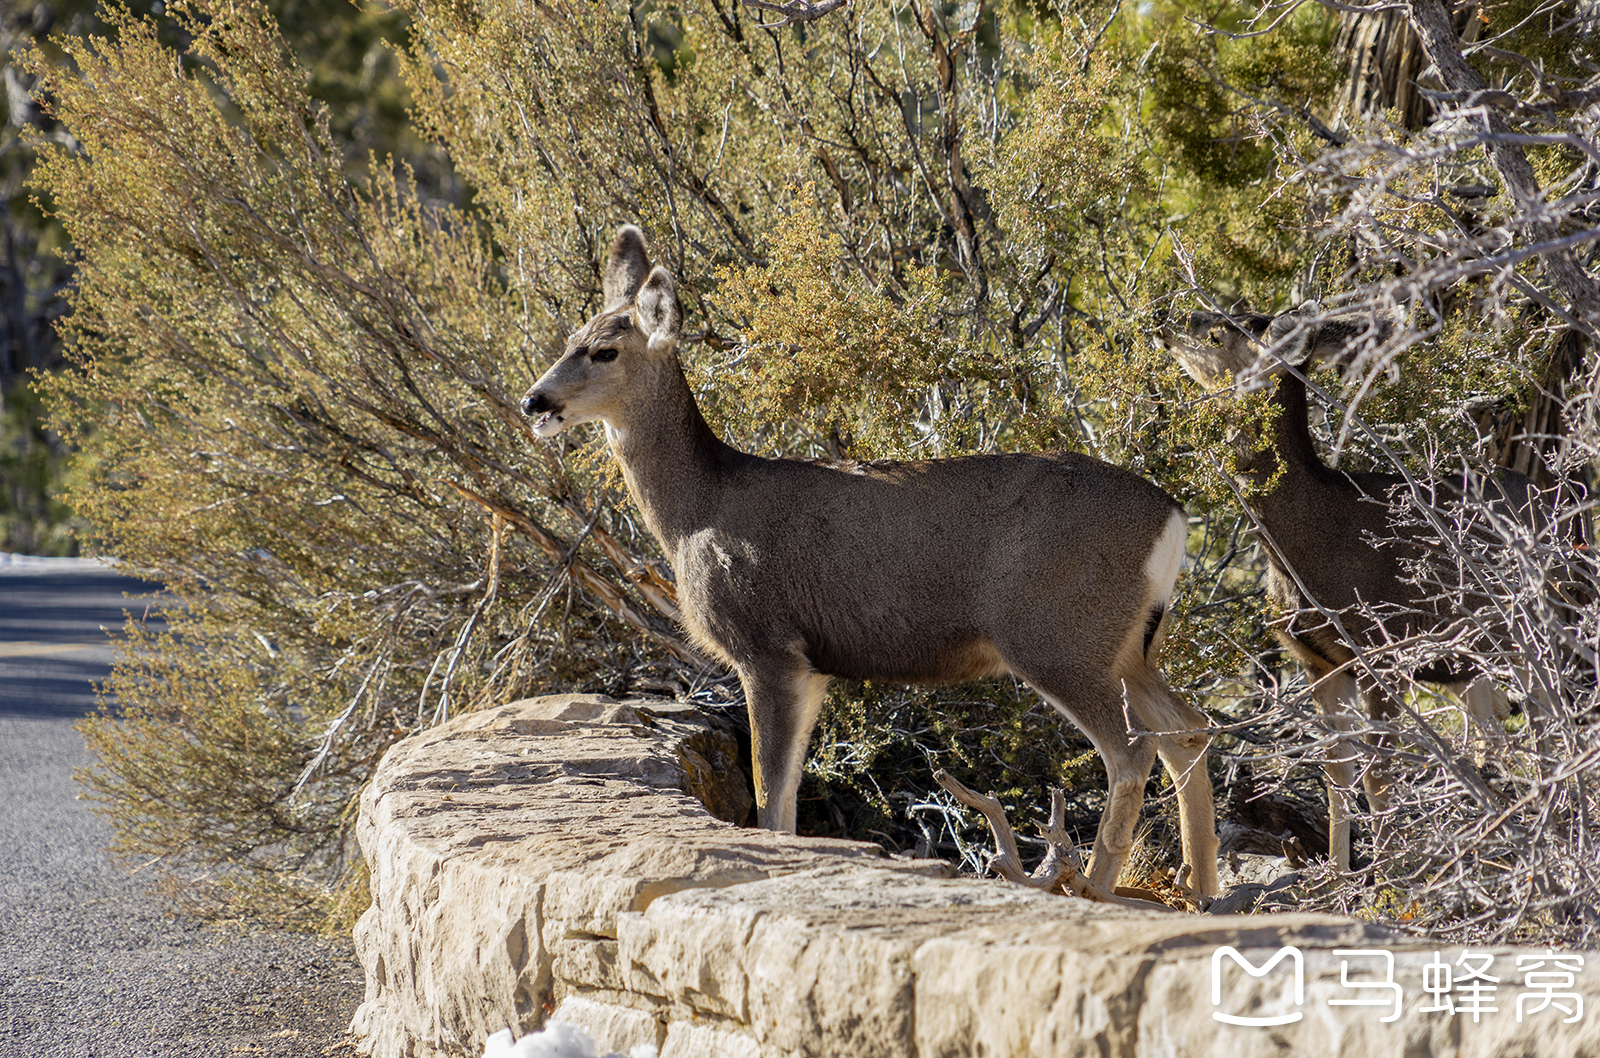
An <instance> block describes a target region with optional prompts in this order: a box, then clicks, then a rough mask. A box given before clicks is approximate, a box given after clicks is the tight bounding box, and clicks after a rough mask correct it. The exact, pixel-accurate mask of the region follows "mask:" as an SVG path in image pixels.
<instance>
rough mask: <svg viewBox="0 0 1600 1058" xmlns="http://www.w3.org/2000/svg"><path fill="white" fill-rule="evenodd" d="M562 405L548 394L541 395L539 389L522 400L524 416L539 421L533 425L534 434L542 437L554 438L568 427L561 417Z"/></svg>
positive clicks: (530, 392)
mask: <svg viewBox="0 0 1600 1058" xmlns="http://www.w3.org/2000/svg"><path fill="white" fill-rule="evenodd" d="M562 407H563V406H562V405H558V404H557V403H556V402H555V401H553V400H551V399H550V397H549V396H548V395H547V394H544V393H540V392H539V391H538V390H537V389H534V390H531V391H529V393H528V395H527V396H526V397H523V398H522V414H524V415H526V416H528V417H529V418H533V417H534V416H538V420H537V421H536V422H535V423H534V424H533V432H534V433H536V434H538V435H539V436H540V437H554V436H555V435H556V434H558V433H560V432H561V428H562V427H563V426H565V425H566V423H565V421H564V420H563V418H562V415H561V409H562Z"/></svg>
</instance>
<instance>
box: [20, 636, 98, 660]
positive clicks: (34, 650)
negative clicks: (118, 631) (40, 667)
mask: <svg viewBox="0 0 1600 1058" xmlns="http://www.w3.org/2000/svg"><path fill="white" fill-rule="evenodd" d="M109 645H110V641H109V640H104V639H102V640H100V641H99V642H96V643H32V642H28V641H27V640H23V641H22V642H20V643H0V658H37V657H43V656H44V655H46V654H70V653H71V652H72V651H74V650H92V649H94V648H95V647H103V646H109Z"/></svg>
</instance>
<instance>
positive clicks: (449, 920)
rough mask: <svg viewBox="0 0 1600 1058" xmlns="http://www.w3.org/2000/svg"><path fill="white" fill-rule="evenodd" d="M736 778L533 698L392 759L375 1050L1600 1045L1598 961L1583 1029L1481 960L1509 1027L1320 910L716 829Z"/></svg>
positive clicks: (704, 721) (713, 736)
mask: <svg viewBox="0 0 1600 1058" xmlns="http://www.w3.org/2000/svg"><path fill="white" fill-rule="evenodd" d="M746 784H747V780H746V778H745V777H744V775H743V774H742V773H741V771H740V769H739V766H738V747H737V745H736V743H735V741H734V739H733V737H732V736H731V735H730V734H728V733H727V732H725V731H722V730H719V729H718V727H717V725H716V724H715V723H713V722H711V720H710V718H708V717H706V716H705V715H704V714H701V713H700V712H699V711H698V710H695V709H694V708H693V707H690V706H686V705H682V704H679V703H672V702H660V701H627V702H614V701H611V700H609V699H606V698H602V697H596V696H581V695H569V696H558V697H551V698H543V699H533V700H528V701H523V702H516V703H513V704H511V705H507V706H505V707H503V708H500V709H495V710H490V711H486V712H482V713H474V714H469V715H467V716H462V717H458V718H456V719H455V720H453V721H451V722H450V723H448V724H446V725H444V726H442V727H439V728H437V729H434V730H432V731H428V732H425V733H423V734H420V735H417V736H415V737H413V738H411V739H408V740H406V741H405V742H402V743H400V744H399V745H397V746H395V747H394V749H392V750H391V751H390V753H389V754H388V756H387V757H386V758H385V759H384V761H383V763H382V765H381V766H380V768H379V770H378V773H377V775H376V776H375V778H374V780H373V782H372V784H371V786H370V788H369V789H368V790H367V792H366V795H365V796H364V797H363V799H362V805H361V821H360V840H361V844H362V848H363V849H364V850H365V853H366V856H367V858H368V861H369V863H370V865H371V868H372V895H373V906H372V908H371V909H370V910H369V911H368V912H367V914H366V915H365V916H364V917H363V918H362V920H361V923H360V925H359V926H358V928H357V932H356V946H357V952H358V955H359V956H360V959H361V961H362V964H363V966H364V967H365V968H366V973H367V996H366V1002H365V1003H364V1004H363V1005H362V1006H361V1008H360V1010H359V1011H358V1013H357V1015H356V1019H355V1023H354V1025H353V1031H354V1032H355V1034H356V1036H357V1037H358V1039H359V1040H360V1041H361V1043H362V1046H363V1048H364V1050H365V1051H366V1052H367V1053H371V1054H375V1055H378V1056H380V1058H443V1056H476V1055H479V1054H481V1053H482V1048H483V1040H484V1038H485V1037H486V1036H488V1035H489V1034H490V1033H492V1032H495V1031H497V1030H499V1029H502V1028H505V1027H507V1026H511V1027H512V1028H514V1029H515V1030H516V1031H517V1033H518V1034H519V1035H520V1034H522V1033H526V1032H530V1031H533V1030H535V1029H537V1028H538V1027H540V1026H541V1025H543V1024H544V1023H545V1021H546V1020H548V1019H550V1018H552V1017H554V1018H557V1019H559V1020H562V1021H568V1022H573V1023H576V1024H578V1025H580V1026H582V1027H583V1028H584V1029H585V1030H586V1031H587V1032H589V1033H590V1035H592V1036H593V1037H595V1038H596V1040H598V1041H599V1042H600V1044H601V1045H602V1047H603V1048H605V1049H608V1050H615V1051H620V1052H623V1053H626V1052H627V1051H628V1050H629V1049H630V1048H631V1047H632V1046H634V1045H635V1044H639V1043H652V1044H655V1045H657V1046H659V1047H660V1048H661V1058H701V1056H704V1058H712V1056H715V1058H741V1056H749V1058H756V1056H764V1058H773V1056H791V1055H795V1056H798V1055H816V1056H852V1058H853V1056H876V1055H883V1056H902V1055H903V1056H919V1058H933V1056H952V1058H954V1056H958V1055H959V1056H968V1055H989V1056H997V1058H1000V1056H1005V1058H1009V1056H1018V1058H1021V1056H1046V1055H1050V1056H1054V1055H1096V1056H1123V1055H1125V1056H1135V1055H1172V1056H1188V1055H1196V1056H1199V1055H1220V1056H1226V1058H1251V1056H1254V1055H1291V1054H1300V1055H1310V1056H1321V1055H1329V1056H1332V1055H1362V1056H1380V1055H1394V1056H1396V1058H1398V1056H1402V1055H1404V1056H1417V1058H1421V1056H1428V1055H1438V1056H1454V1055H1474V1056H1475V1055H1483V1056H1485V1058H1487V1056H1491V1055H1495V1056H1499V1055H1538V1056H1540V1058H1559V1056H1572V1058H1583V1056H1585V1055H1588V1056H1594V1055H1600V1011H1597V1012H1594V1013H1593V1019H1594V1020H1593V1021H1592V1022H1591V1021H1590V1020H1589V1019H1590V1016H1591V1012H1590V1011H1589V1010H1588V1009H1587V1007H1588V1005H1589V1002H1590V1000H1592V999H1593V998H1594V997H1595V996H1596V995H1600V957H1591V958H1590V959H1589V960H1588V961H1589V962H1590V963H1593V964H1595V965H1593V966H1588V967H1586V968H1584V969H1582V970H1580V971H1578V972H1576V973H1575V974H1574V975H1573V980H1574V981H1575V984H1574V985H1573V986H1572V987H1571V988H1564V987H1562V988H1551V987H1546V988H1545V989H1544V991H1546V992H1552V993H1556V994H1557V995H1558V996H1559V995H1565V994H1568V993H1570V994H1571V995H1572V996H1574V997H1580V998H1581V999H1582V1001H1583V1003H1584V1008H1585V1009H1584V1010H1583V1012H1582V1016H1581V1017H1579V1018H1578V1019H1576V1020H1573V1021H1570V1022H1569V1021H1566V1020H1564V1019H1565V1018H1567V1017H1568V1016H1569V1014H1570V1012H1571V1008H1572V1007H1573V1005H1574V1004H1573V1001H1572V999H1571V998H1568V999H1561V998H1557V999H1555V1000H1554V1003H1555V1004H1559V1005H1565V1006H1566V1007H1567V1008H1568V1010H1567V1011H1566V1012H1562V1011H1560V1010H1559V1009H1558V1007H1557V1006H1554V1005H1547V1006H1546V1007H1544V1008H1543V1009H1539V1010H1534V1009H1532V1008H1533V1007H1535V1006H1537V1005H1538V1002H1539V1001H1540V1000H1541V999H1542V996H1540V995H1533V996H1531V997H1530V996H1529V995H1525V994H1524V993H1526V992H1527V989H1525V988H1524V987H1521V986H1522V985H1523V984H1524V981H1525V979H1526V981H1527V982H1528V983H1532V982H1533V981H1535V980H1549V979H1548V978H1545V979H1537V978H1526V974H1525V972H1524V970H1525V969H1527V968H1532V963H1531V962H1529V961H1527V960H1529V959H1532V958H1536V957H1537V958H1542V959H1545V960H1547V961H1546V963H1545V965H1544V967H1543V969H1544V970H1545V971H1556V963H1555V961H1554V959H1555V958H1556V957H1565V958H1567V960H1568V961H1567V963H1566V965H1568V966H1570V965H1572V964H1571V962H1570V958H1571V957H1570V956H1564V953H1556V955H1555V956H1546V955H1545V954H1544V953H1540V952H1519V951H1515V950H1511V949H1496V950H1494V951H1492V952H1484V953H1482V954H1488V955H1493V956H1495V957H1496V958H1495V962H1494V963H1493V964H1492V968H1491V969H1490V970H1489V972H1490V973H1491V974H1493V975H1494V976H1497V977H1499V978H1500V982H1499V983H1498V985H1497V987H1498V988H1499V989H1500V991H1498V992H1497V993H1491V996H1493V995H1498V996H1499V997H1500V998H1499V1000H1498V1010H1496V1011H1494V1012H1481V1011H1480V1014H1479V1017H1478V1019H1477V1020H1474V1019H1472V1018H1471V1017H1469V1016H1468V1015H1467V1014H1465V1013H1458V1014H1455V1015H1450V1014H1446V1013H1439V1012H1425V1011H1423V1010H1422V1009H1421V1008H1422V1007H1423V1006H1425V1005H1426V1004H1428V1003H1430V1002H1432V1003H1436V1004H1437V1003H1438V1002H1439V1000H1438V997H1437V996H1430V995H1429V994H1428V993H1426V992H1425V991H1424V990H1423V988H1422V982H1423V977H1424V975H1423V967H1424V965H1425V964H1427V963H1430V962H1434V961H1435V960H1436V958H1437V959H1438V961H1441V962H1444V963H1446V964H1449V963H1452V962H1454V960H1456V959H1457V957H1458V956H1459V955H1461V954H1462V953H1461V952H1460V950H1458V949H1451V950H1447V951H1444V952H1442V953H1441V954H1440V955H1439V956H1437V957H1436V956H1435V953H1434V949H1433V948H1432V947H1431V946H1429V945H1427V944H1424V943H1418V942H1416V941H1414V940H1407V939H1403V938H1399V937H1395V936H1392V935H1388V934H1384V933H1382V932H1380V931H1378V930H1376V929H1375V928H1373V927H1370V926H1366V925H1362V924H1360V923H1357V922H1354V921H1351V920H1347V919H1340V918H1335V917H1330V916H1319V915H1299V914H1278V915H1259V916H1244V917H1239V916H1234V917H1227V916H1211V915H1181V914H1164V913H1162V912H1160V911H1148V912H1147V911H1139V910H1129V909H1125V908H1114V907H1107V906H1103V905H1098V904H1091V903H1087V902H1085V901H1081V900H1075V899H1067V898H1062V897H1055V896H1047V895H1044V894H1040V893H1036V892H1033V891H1029V890H1023V889H1019V888H1015V887H1010V886H1007V885H1005V884H1004V883H1001V882H998V881H981V880H972V879H952V878H947V877H943V876H942V875H943V874H944V873H945V871H944V868H943V865H942V864H937V863H932V862H927V861H915V860H899V859H892V858H886V857H884V856H883V854H882V852H881V850H879V849H878V848H877V847H876V846H872V845H865V844H860V843H855V842H845V841H827V840H821V839H813V838H799V837H792V836H780V835H774V834H769V833H766V832H762V831H755V830H747V829H741V828H739V827H736V826H734V825H732V824H731V823H728V822H724V821H723V820H727V819H742V818H744V817H745V815H746V814H747V812H748V809H749V793H748V789H747V785H746ZM1221 945H1231V946H1233V947H1234V948H1236V949H1238V950H1239V951H1240V952H1241V953H1242V954H1243V956H1244V957H1245V958H1246V959H1247V960H1249V961H1250V962H1251V963H1252V964H1253V965H1254V967H1255V968H1257V969H1260V968H1261V967H1263V966H1265V964H1267V963H1268V962H1269V961H1270V960H1271V958H1272V957H1273V956H1275V955H1277V954H1278V953H1279V952H1280V951H1281V950H1282V949H1283V948H1284V947H1285V946H1293V947H1294V948H1295V949H1296V953H1295V954H1290V955H1286V956H1285V957H1284V958H1283V959H1282V960H1281V961H1280V962H1279V963H1278V965H1277V966H1276V967H1275V968H1274V969H1272V970H1270V971H1266V972H1264V973H1262V974H1261V975H1260V976H1256V975H1253V974H1252V973H1250V972H1247V971H1245V970H1242V969H1240V968H1239V967H1238V964H1237V962H1236V961H1234V960H1232V959H1231V958H1229V957H1226V956H1225V955H1224V956H1222V957H1219V956H1218V954H1217V952H1218V948H1219V946H1221ZM1383 953H1387V960H1388V961H1386V959H1385V956H1384V954H1383ZM1519 956H1521V957H1522V958H1523V959H1524V962H1523V966H1522V968H1519V967H1518V966H1517V958H1518V957H1519ZM1297 959H1298V964H1299V965H1298V966H1296V961H1297ZM1390 965H1392V967H1393V969H1392V970H1389V969H1388V967H1389V966H1390ZM1533 969H1538V968H1533ZM1296 970H1298V972H1299V978H1298V980H1299V981H1300V983H1301V984H1302V985H1303V996H1300V997H1298V998H1299V1001H1298V1002H1297V1001H1296V999H1297V997H1296V996H1295V995H1294V994H1293V989H1292V987H1291V986H1292V985H1293V984H1294V981H1295V972H1296ZM1453 972H1454V974H1455V975H1457V976H1460V975H1462V974H1465V973H1466V972H1467V970H1466V969H1464V968H1462V967H1460V966H1457V967H1455V968H1454V971H1453ZM1558 972H1565V971H1558ZM1385 973H1388V975H1389V976H1388V977H1387V980H1390V981H1393V982H1395V983H1396V986H1395V987H1396V988H1397V989H1399V991H1400V1002H1401V1006H1400V1009H1398V1010H1396V1011H1394V1013H1397V1014H1398V1015H1399V1016H1398V1017H1397V1018H1395V1019H1393V1020H1391V1021H1388V1022H1385V1021H1383V1020H1381V1019H1382V1018H1384V1017H1386V1016H1387V1015H1388V1014H1389V1013H1390V1012H1391V1008H1390V1007H1389V1006H1387V1005H1385V1006H1379V1005H1378V1004H1387V1003H1388V1002H1389V1001H1390V1000H1391V998H1392V995H1393V992H1394V990H1393V989H1388V988H1380V987H1367V988H1360V987H1359V985H1360V984H1361V983H1367V984H1369V985H1372V984H1373V983H1374V982H1375V981H1381V980H1383V979H1384V974H1385ZM1432 973H1433V975H1434V977H1433V979H1434V980H1435V981H1437V976H1438V971H1437V970H1435V971H1432ZM1519 973H1520V974H1522V975H1521V976H1519ZM1513 986H1516V987H1513ZM1214 987H1215V988H1217V989H1218V990H1219V991H1218V992H1217V993H1215V994H1214V993H1213V988H1214ZM1478 994H1479V1000H1478V1005H1479V1006H1480V1007H1483V1006H1485V1003H1484V1001H1483V998H1482V997H1483V993H1482V992H1481V991H1480V992H1479V993H1478ZM1518 995H1523V999H1522V1002H1521V1005H1522V1007H1523V1010H1522V1013H1523V1015H1524V1017H1523V1018H1522V1019H1521V1020H1519V1019H1518V1018H1517V1016H1516V1015H1517V1010H1516V1007H1517V1004H1518V999H1517V996H1518ZM1214 998H1215V999H1218V1000H1220V1001H1214ZM1349 1000H1370V1001H1371V1002H1370V1003H1369V1004H1368V1005H1355V1004H1350V1003H1349V1002H1348V1001H1349ZM1217 1013H1224V1014H1227V1015H1231V1016H1236V1017H1247V1018H1248V1017H1275V1018H1279V1019H1286V1018H1293V1017H1294V1015H1295V1014H1298V1015H1299V1017H1298V1018H1294V1020H1289V1021H1286V1022H1285V1023H1284V1024H1281V1025H1276V1026H1270V1027H1266V1026H1255V1025H1250V1026H1240V1025H1232V1024H1224V1023H1221V1022H1219V1021H1218V1020H1216V1019H1215V1018H1214V1017H1213V1015H1214V1014H1217ZM1591 1025H1593V1026H1595V1027H1591Z"/></svg>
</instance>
